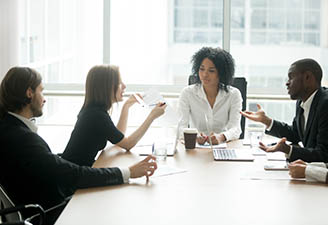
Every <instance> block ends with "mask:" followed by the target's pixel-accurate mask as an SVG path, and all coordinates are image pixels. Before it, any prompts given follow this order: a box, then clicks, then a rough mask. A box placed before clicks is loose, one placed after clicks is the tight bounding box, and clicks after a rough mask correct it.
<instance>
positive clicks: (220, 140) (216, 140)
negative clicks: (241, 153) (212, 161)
mask: <svg viewBox="0 0 328 225" xmlns="http://www.w3.org/2000/svg"><path fill="white" fill-rule="evenodd" d="M209 138H211V141H212V145H218V144H220V143H223V142H225V141H226V137H225V136H224V134H218V135H216V134H214V133H211V135H210V136H209ZM207 142H208V143H209V140H207Z"/></svg>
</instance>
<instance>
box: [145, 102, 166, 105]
mask: <svg viewBox="0 0 328 225" xmlns="http://www.w3.org/2000/svg"><path fill="white" fill-rule="evenodd" d="M157 104H158V103H153V104H150V105H148V106H155V105H157ZM165 104H166V102H163V103H162V104H161V105H160V106H163V105H165Z"/></svg>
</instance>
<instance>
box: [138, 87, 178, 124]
mask: <svg viewBox="0 0 328 225" xmlns="http://www.w3.org/2000/svg"><path fill="white" fill-rule="evenodd" d="M143 101H144V102H145V104H146V105H147V106H149V107H150V108H151V109H152V108H153V107H155V105H156V104H157V103H159V102H165V104H166V105H167V107H166V109H165V113H164V115H163V116H160V117H159V118H158V119H157V121H162V122H163V125H165V126H168V125H177V124H178V122H179V121H178V119H179V117H178V113H177V112H176V111H175V110H174V109H173V107H172V106H171V105H170V104H169V102H168V101H166V100H165V99H164V97H163V96H162V95H161V94H160V93H159V91H158V90H156V89H149V90H148V91H146V92H145V93H144V95H143Z"/></svg>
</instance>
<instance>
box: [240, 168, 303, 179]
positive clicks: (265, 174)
mask: <svg viewBox="0 0 328 225" xmlns="http://www.w3.org/2000/svg"><path fill="white" fill-rule="evenodd" d="M241 179H243V180H303V181H305V178H298V179H296V178H292V177H291V176H290V175H289V173H288V171H265V170H261V171H253V172H248V173H245V174H244V175H243V176H242V177H241Z"/></svg>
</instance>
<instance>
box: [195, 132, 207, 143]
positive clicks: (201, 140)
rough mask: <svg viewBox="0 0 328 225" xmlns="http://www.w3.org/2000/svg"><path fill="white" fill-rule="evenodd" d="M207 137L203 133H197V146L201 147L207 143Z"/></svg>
mask: <svg viewBox="0 0 328 225" xmlns="http://www.w3.org/2000/svg"><path fill="white" fill-rule="evenodd" d="M207 139H208V137H207V136H206V135H204V133H199V134H198V135H197V138H196V141H197V143H198V144H200V145H203V144H205V142H206V141H207Z"/></svg>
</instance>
